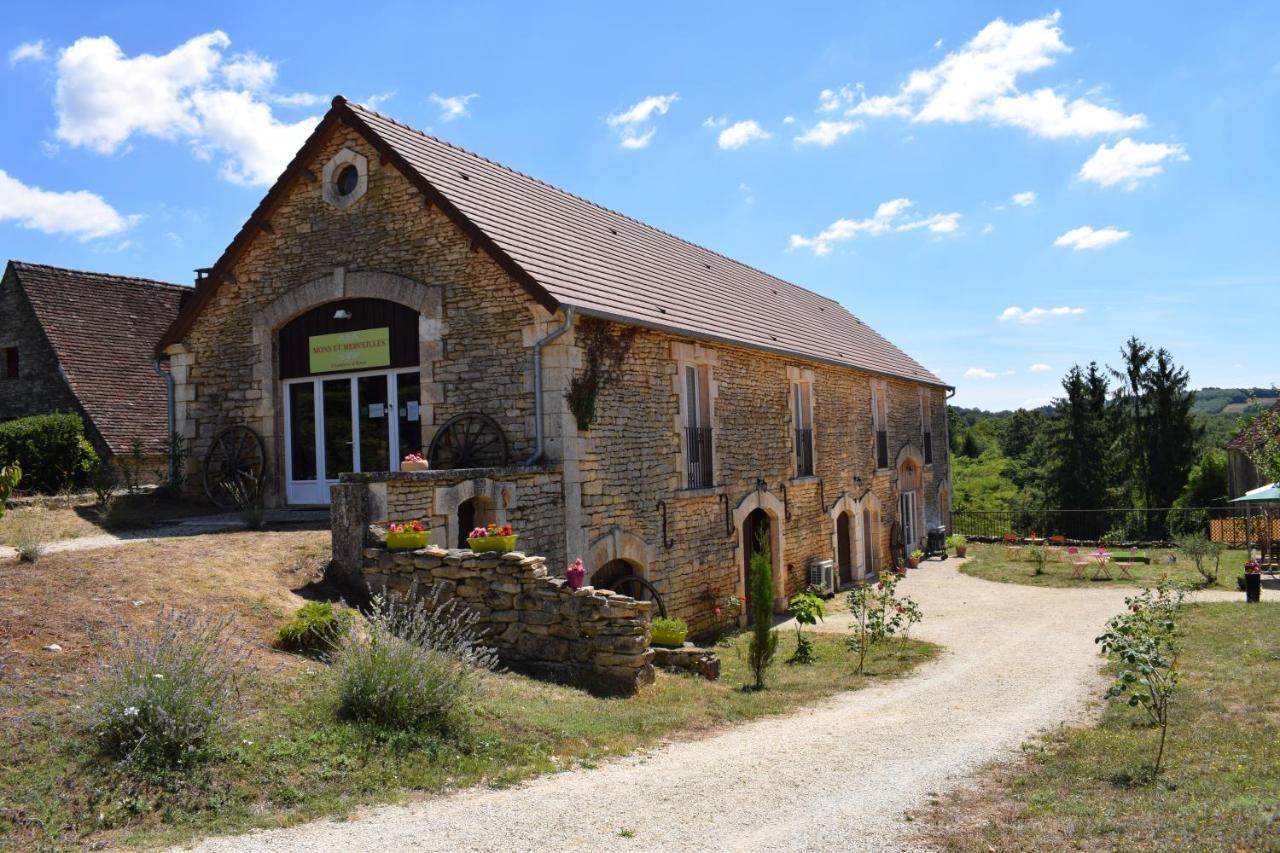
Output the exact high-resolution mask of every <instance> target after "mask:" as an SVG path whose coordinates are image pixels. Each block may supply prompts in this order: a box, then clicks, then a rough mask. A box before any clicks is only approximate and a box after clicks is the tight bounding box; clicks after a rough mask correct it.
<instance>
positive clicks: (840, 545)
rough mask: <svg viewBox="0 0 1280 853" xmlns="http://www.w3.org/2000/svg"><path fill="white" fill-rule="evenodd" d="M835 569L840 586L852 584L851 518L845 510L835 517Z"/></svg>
mask: <svg viewBox="0 0 1280 853" xmlns="http://www.w3.org/2000/svg"><path fill="white" fill-rule="evenodd" d="M836 568H837V570H838V571H839V573H840V586H844V585H845V584H849V583H853V516H852V515H851V514H850V513H849V512H848V511H847V510H846V511H844V512H841V513H840V514H839V515H838V516H836Z"/></svg>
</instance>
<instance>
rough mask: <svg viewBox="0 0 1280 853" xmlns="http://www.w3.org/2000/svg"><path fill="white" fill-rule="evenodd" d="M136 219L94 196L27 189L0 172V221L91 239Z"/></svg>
mask: <svg viewBox="0 0 1280 853" xmlns="http://www.w3.org/2000/svg"><path fill="white" fill-rule="evenodd" d="M139 219H141V217H140V216H124V215H122V214H120V213H119V212H118V211H116V209H115V208H114V207H112V206H111V205H109V204H107V203H106V202H105V201H103V199H102V196H99V195H96V194H95V193H91V192H87V191H85V190H79V191H76V192H50V191H49V190H42V189H39V188H38V187H29V186H27V185H26V184H24V183H22V182H21V181H19V180H18V179H17V178H14V177H11V176H9V175H8V174H7V173H5V172H4V171H3V170H0V221H10V222H15V223H17V224H18V225H19V226H21V227H23V228H31V229H33V230H36V231H43V232H44V233H45V234H71V235H74V236H76V237H79V238H80V239H81V240H92V239H94V238H96V237H108V236H111V235H112V234H119V233H120V232H122V231H124V230H126V229H128V228H129V227H130V226H132V225H133V224H134V223H135V222H137V221H138V220H139Z"/></svg>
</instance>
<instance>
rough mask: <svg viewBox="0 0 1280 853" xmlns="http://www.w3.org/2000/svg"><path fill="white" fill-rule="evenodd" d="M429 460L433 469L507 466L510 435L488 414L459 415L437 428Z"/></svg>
mask: <svg viewBox="0 0 1280 853" xmlns="http://www.w3.org/2000/svg"><path fill="white" fill-rule="evenodd" d="M427 459H428V461H429V462H430V463H431V469H432V470H433V471H440V470H450V469H455V468H502V467H505V466H506V465H507V436H506V433H504V432H503V431H502V427H500V426H498V422H497V421H495V420H494V419H493V418H491V417H489V416H488V415H485V414H481V413H480V412H468V413H466V414H463V415H456V416H454V417H452V418H449V420H447V421H445V422H444V424H443V425H441V427H440V429H438V430H436V434H435V436H433V437H432V439H431V445H430V446H429V447H428V448H427Z"/></svg>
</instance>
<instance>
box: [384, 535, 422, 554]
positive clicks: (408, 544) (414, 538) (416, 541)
mask: <svg viewBox="0 0 1280 853" xmlns="http://www.w3.org/2000/svg"><path fill="white" fill-rule="evenodd" d="M386 543H387V549H388V550H391V551H416V550H418V549H419V548H425V547H427V532H426V531H425V530H424V531H422V532H421V533H417V532H414V531H409V532H406V533H388V534H387V537H386Z"/></svg>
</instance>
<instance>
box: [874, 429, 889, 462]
mask: <svg viewBox="0 0 1280 853" xmlns="http://www.w3.org/2000/svg"><path fill="white" fill-rule="evenodd" d="M876 467H877V468H888V467H889V432H888V431H887V430H883V429H878V430H876Z"/></svg>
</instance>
